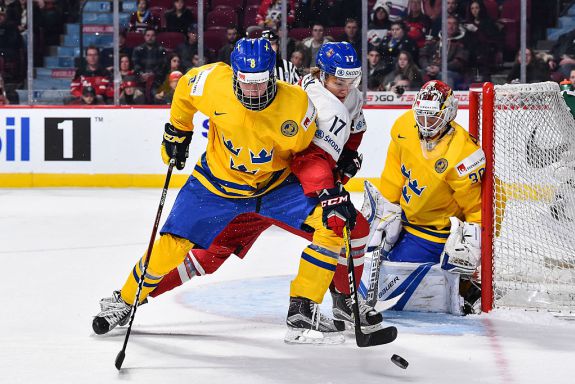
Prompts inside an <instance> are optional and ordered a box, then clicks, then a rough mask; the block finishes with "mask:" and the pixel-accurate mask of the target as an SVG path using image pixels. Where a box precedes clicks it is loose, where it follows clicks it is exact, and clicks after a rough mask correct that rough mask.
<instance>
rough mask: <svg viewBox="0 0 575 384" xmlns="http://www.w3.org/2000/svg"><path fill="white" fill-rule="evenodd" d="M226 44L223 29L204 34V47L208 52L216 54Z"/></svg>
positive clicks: (211, 30)
mask: <svg viewBox="0 0 575 384" xmlns="http://www.w3.org/2000/svg"><path fill="white" fill-rule="evenodd" d="M226 42H227V38H226V28H225V27H220V28H218V29H215V28H214V29H210V30H207V31H205V32H204V46H205V48H206V49H208V50H213V51H215V52H217V51H218V50H219V49H220V48H221V47H222V46H223V45H224V44H225V43H226Z"/></svg>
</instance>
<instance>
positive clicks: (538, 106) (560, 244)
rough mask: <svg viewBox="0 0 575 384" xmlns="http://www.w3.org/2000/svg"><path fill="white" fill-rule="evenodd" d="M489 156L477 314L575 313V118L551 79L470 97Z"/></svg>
mask: <svg viewBox="0 0 575 384" xmlns="http://www.w3.org/2000/svg"><path fill="white" fill-rule="evenodd" d="M469 129H470V133H471V134H472V135H474V136H475V137H478V138H481V146H482V147H483V150H484V152H485V156H486V166H485V173H484V175H483V184H482V223H483V231H482V247H481V248H482V257H481V259H482V262H481V286H482V301H481V304H482V310H483V311H485V312H489V311H490V310H491V309H493V308H499V307H501V308H523V309H529V310H545V311H551V312H559V314H560V315H563V314H565V315H573V314H575V209H574V206H575V145H574V143H575V120H574V118H573V116H572V115H571V113H570V111H569V108H568V107H567V104H566V103H565V101H564V99H563V97H562V95H561V92H560V89H559V86H558V85H557V84H556V83H553V82H545V83H536V84H507V85H493V84H491V83H485V84H484V85H483V88H482V89H481V90H475V89H472V90H471V91H470V95H469Z"/></svg>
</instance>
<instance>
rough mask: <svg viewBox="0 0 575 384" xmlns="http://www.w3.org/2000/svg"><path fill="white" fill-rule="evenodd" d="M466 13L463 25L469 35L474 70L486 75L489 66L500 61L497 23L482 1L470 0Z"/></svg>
mask: <svg viewBox="0 0 575 384" xmlns="http://www.w3.org/2000/svg"><path fill="white" fill-rule="evenodd" d="M468 15H469V17H468V18H467V20H466V23H465V24H464V27H465V29H466V30H467V35H468V36H469V40H468V41H469V44H468V46H469V47H470V48H471V55H470V56H471V57H472V58H474V61H475V65H474V66H475V67H476V70H475V72H476V73H477V74H479V75H481V76H482V77H487V76H489V74H490V72H491V68H492V67H494V66H495V65H496V64H497V63H498V62H501V61H502V57H503V55H502V48H503V47H502V46H501V43H502V41H503V39H501V36H500V33H499V29H498V27H497V25H496V24H495V22H494V21H493V20H491V18H490V17H489V15H487V10H486V9H485V6H484V5H483V2H481V1H471V2H470V3H469V7H468Z"/></svg>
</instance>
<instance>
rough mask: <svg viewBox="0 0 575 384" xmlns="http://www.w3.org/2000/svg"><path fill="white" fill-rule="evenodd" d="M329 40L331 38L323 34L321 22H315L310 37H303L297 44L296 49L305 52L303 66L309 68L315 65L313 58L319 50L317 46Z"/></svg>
mask: <svg viewBox="0 0 575 384" xmlns="http://www.w3.org/2000/svg"><path fill="white" fill-rule="evenodd" d="M329 41H331V39H329V38H327V37H325V36H324V27H323V25H321V24H318V23H315V24H314V25H313V26H312V28H311V37H308V38H306V39H303V40H302V42H301V44H299V46H298V48H297V49H298V50H300V51H302V52H303V53H304V54H305V59H304V67H305V68H311V67H316V66H317V65H316V64H315V59H316V56H317V52H318V51H319V47H321V45H322V44H323V43H327V42H329Z"/></svg>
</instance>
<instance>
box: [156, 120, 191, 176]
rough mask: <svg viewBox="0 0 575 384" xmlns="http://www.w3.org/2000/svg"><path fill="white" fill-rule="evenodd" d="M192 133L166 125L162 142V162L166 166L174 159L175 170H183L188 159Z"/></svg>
mask: <svg viewBox="0 0 575 384" xmlns="http://www.w3.org/2000/svg"><path fill="white" fill-rule="evenodd" d="M192 134H193V132H191V131H190V132H185V131H180V130H179V129H176V128H175V127H174V126H173V125H172V124H170V123H166V126H165V128H164V139H163V140H162V160H163V161H164V163H165V164H166V165H168V164H169V163H170V159H171V158H175V159H176V168H178V169H179V170H182V169H184V167H185V165H186V159H187V158H188V147H189V146H190V142H191V141H192Z"/></svg>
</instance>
